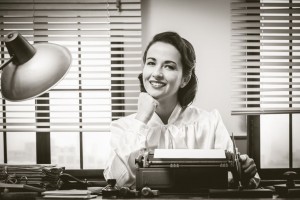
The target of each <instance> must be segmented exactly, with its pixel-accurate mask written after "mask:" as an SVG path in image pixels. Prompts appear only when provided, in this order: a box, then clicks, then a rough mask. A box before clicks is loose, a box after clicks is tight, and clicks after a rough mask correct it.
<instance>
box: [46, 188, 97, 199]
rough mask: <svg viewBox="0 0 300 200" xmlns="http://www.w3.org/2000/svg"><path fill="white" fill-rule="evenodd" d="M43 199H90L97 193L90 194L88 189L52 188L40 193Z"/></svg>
mask: <svg viewBox="0 0 300 200" xmlns="http://www.w3.org/2000/svg"><path fill="white" fill-rule="evenodd" d="M42 195H43V198H44V199H91V198H95V197H96V196H97V195H92V194H91V191H89V190H54V191H46V192H43V193H42Z"/></svg>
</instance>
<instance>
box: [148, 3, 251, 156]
mask: <svg viewBox="0 0 300 200" xmlns="http://www.w3.org/2000/svg"><path fill="white" fill-rule="evenodd" d="M163 31H175V32H177V33H179V34H180V35H181V36H182V37H184V38H186V39H188V40H189V41H190V42H191V43H192V44H193V46H194V48H195V51H196V54H197V67H196V73H197V76H198V80H199V88H198V93H197V97H196V100H195V102H194V105H195V106H198V107H200V108H203V109H206V110H212V109H218V110H219V111H220V114H221V116H222V118H223V121H224V123H225V125H226V127H227V129H228V131H229V132H230V133H231V132H233V133H234V134H235V135H240V136H245V135H246V118H245V117H240V116H231V113H230V108H231V102H230V100H231V99H230V98H231V74H230V72H231V69H230V68H231V66H230V0H142V40H143V49H145V47H146V46H147V44H148V42H149V41H150V40H151V38H152V37H153V36H154V35H155V34H156V33H159V32H163ZM238 143H239V146H240V150H241V152H245V151H246V142H245V141H241V140H239V141H238Z"/></svg>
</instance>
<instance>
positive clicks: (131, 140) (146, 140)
mask: <svg viewBox="0 0 300 200" xmlns="http://www.w3.org/2000/svg"><path fill="white" fill-rule="evenodd" d="M135 115H136V114H132V115H129V116H127V117H123V118H121V119H119V120H116V121H114V122H112V123H111V134H112V135H111V155H110V156H109V160H108V161H107V164H106V168H105V170H104V177H105V179H116V180H117V185H118V186H128V187H130V186H133V185H135V170H136V166H135V162H134V161H135V158H137V157H138V155H139V153H140V152H141V151H143V150H144V149H147V150H153V149H156V148H160V149H172V148H173V149H175V148H176V149H224V150H225V149H226V150H229V151H232V149H233V145H232V141H231V139H230V136H229V133H228V131H227V130H226V127H225V125H224V123H223V121H222V119H221V116H220V114H219V112H218V111H217V110H213V111H212V112H207V111H204V110H201V109H199V108H196V107H194V106H189V107H187V108H186V109H182V108H181V106H180V105H179V104H178V105H177V106H176V107H175V109H174V110H173V112H172V114H171V116H170V118H169V120H168V124H164V123H163V122H162V121H161V119H160V118H159V116H158V115H157V114H156V113H154V115H153V116H152V118H151V120H150V121H149V122H148V124H147V125H146V124H144V123H143V122H141V121H139V120H137V119H135Z"/></svg>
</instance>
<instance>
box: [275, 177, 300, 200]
mask: <svg viewBox="0 0 300 200" xmlns="http://www.w3.org/2000/svg"><path fill="white" fill-rule="evenodd" d="M283 176H284V177H285V178H286V184H280V185H274V187H275V190H276V193H278V195H279V197H292V198H295V197H298V198H300V185H299V184H295V178H296V176H297V173H296V172H294V171H287V172H285V173H284V174H283Z"/></svg>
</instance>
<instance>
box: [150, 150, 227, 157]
mask: <svg viewBox="0 0 300 200" xmlns="http://www.w3.org/2000/svg"><path fill="white" fill-rule="evenodd" d="M154 158H179V159H180V158H183V159H189V158H192V159H226V155H225V151H224V150H223V149H155V150H154Z"/></svg>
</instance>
